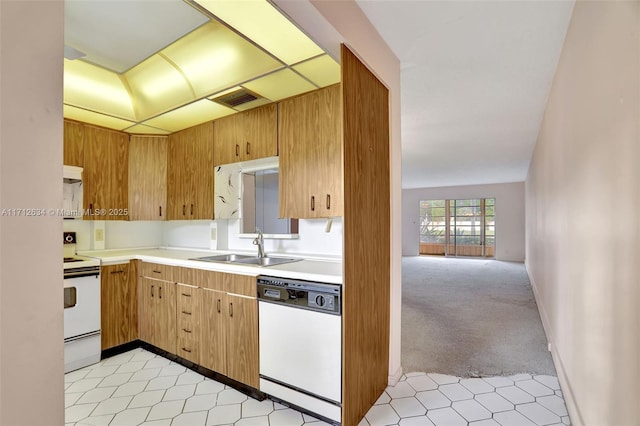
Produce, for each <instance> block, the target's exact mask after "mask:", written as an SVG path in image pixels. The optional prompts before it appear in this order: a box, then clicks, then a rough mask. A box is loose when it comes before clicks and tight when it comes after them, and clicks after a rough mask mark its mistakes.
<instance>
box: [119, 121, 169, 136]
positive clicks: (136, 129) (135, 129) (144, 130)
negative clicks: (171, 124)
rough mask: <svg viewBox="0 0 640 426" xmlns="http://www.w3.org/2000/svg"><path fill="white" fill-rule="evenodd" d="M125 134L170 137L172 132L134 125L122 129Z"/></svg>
mask: <svg viewBox="0 0 640 426" xmlns="http://www.w3.org/2000/svg"><path fill="white" fill-rule="evenodd" d="M124 131H125V132H127V133H133V134H143V135H170V134H171V133H172V132H170V131H169V130H165V129H158V128H157V127H151V126H145V125H144V124H136V125H135V126H131V127H128V128H126V129H124Z"/></svg>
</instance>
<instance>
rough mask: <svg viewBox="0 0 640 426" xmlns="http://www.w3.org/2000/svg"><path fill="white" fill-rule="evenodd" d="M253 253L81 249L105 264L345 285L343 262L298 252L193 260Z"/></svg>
mask: <svg viewBox="0 0 640 426" xmlns="http://www.w3.org/2000/svg"><path fill="white" fill-rule="evenodd" d="M231 252H233V253H238V254H249V255H252V256H254V255H255V253H254V252H245V251H213V250H197V249H182V248H140V249H122V250H97V251H83V252H79V253H78V254H81V255H83V256H89V257H95V258H98V259H100V261H101V264H102V265H116V264H119V263H126V262H128V261H129V260H132V259H139V260H142V261H144V262H153V263H162V264H165V265H171V266H182V267H186V268H196V269H206V270H211V271H220V272H229V273H234V274H242V275H253V276H258V275H265V276H272V277H279V278H294V279H301V280H307V281H317V282H325V283H331V284H342V261H340V260H339V259H331V258H319V257H314V258H307V257H305V256H302V255H296V254H288V253H287V254H279V253H268V255H270V256H271V255H273V256H278V257H292V258H303V260H301V261H298V262H292V263H285V264H281V265H274V266H268V267H260V266H255V265H240V264H233V263H221V262H203V261H198V260H191V259H192V258H196V257H203V256H211V255H216V254H225V253H231Z"/></svg>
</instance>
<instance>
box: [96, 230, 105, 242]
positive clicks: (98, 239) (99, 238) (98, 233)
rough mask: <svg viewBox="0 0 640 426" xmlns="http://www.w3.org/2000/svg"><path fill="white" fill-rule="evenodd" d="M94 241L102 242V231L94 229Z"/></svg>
mask: <svg viewBox="0 0 640 426" xmlns="http://www.w3.org/2000/svg"><path fill="white" fill-rule="evenodd" d="M96 241H104V229H102V228H98V229H96Z"/></svg>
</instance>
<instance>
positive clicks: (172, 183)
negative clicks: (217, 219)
mask: <svg viewBox="0 0 640 426" xmlns="http://www.w3.org/2000/svg"><path fill="white" fill-rule="evenodd" d="M167 169H168V173H167V210H168V211H167V218H168V219H169V220H176V219H188V220H196V219H213V123H212V122H208V123H204V124H201V125H198V126H195V127H191V128H189V129H185V130H182V131H180V132H177V133H174V134H172V135H171V136H169V157H168V165H167Z"/></svg>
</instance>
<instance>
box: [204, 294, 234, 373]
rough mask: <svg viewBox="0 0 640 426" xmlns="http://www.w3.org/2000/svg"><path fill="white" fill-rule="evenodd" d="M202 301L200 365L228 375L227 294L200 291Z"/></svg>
mask: <svg viewBox="0 0 640 426" xmlns="http://www.w3.org/2000/svg"><path fill="white" fill-rule="evenodd" d="M197 293H198V295H199V299H200V324H201V327H200V338H199V342H200V344H199V346H200V365H202V366H203V367H205V368H208V369H210V370H213V371H217V372H218V373H220V374H224V375H227V344H226V331H227V310H226V297H227V296H226V294H225V293H222V292H219V291H212V290H205V289H198V291H197Z"/></svg>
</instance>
